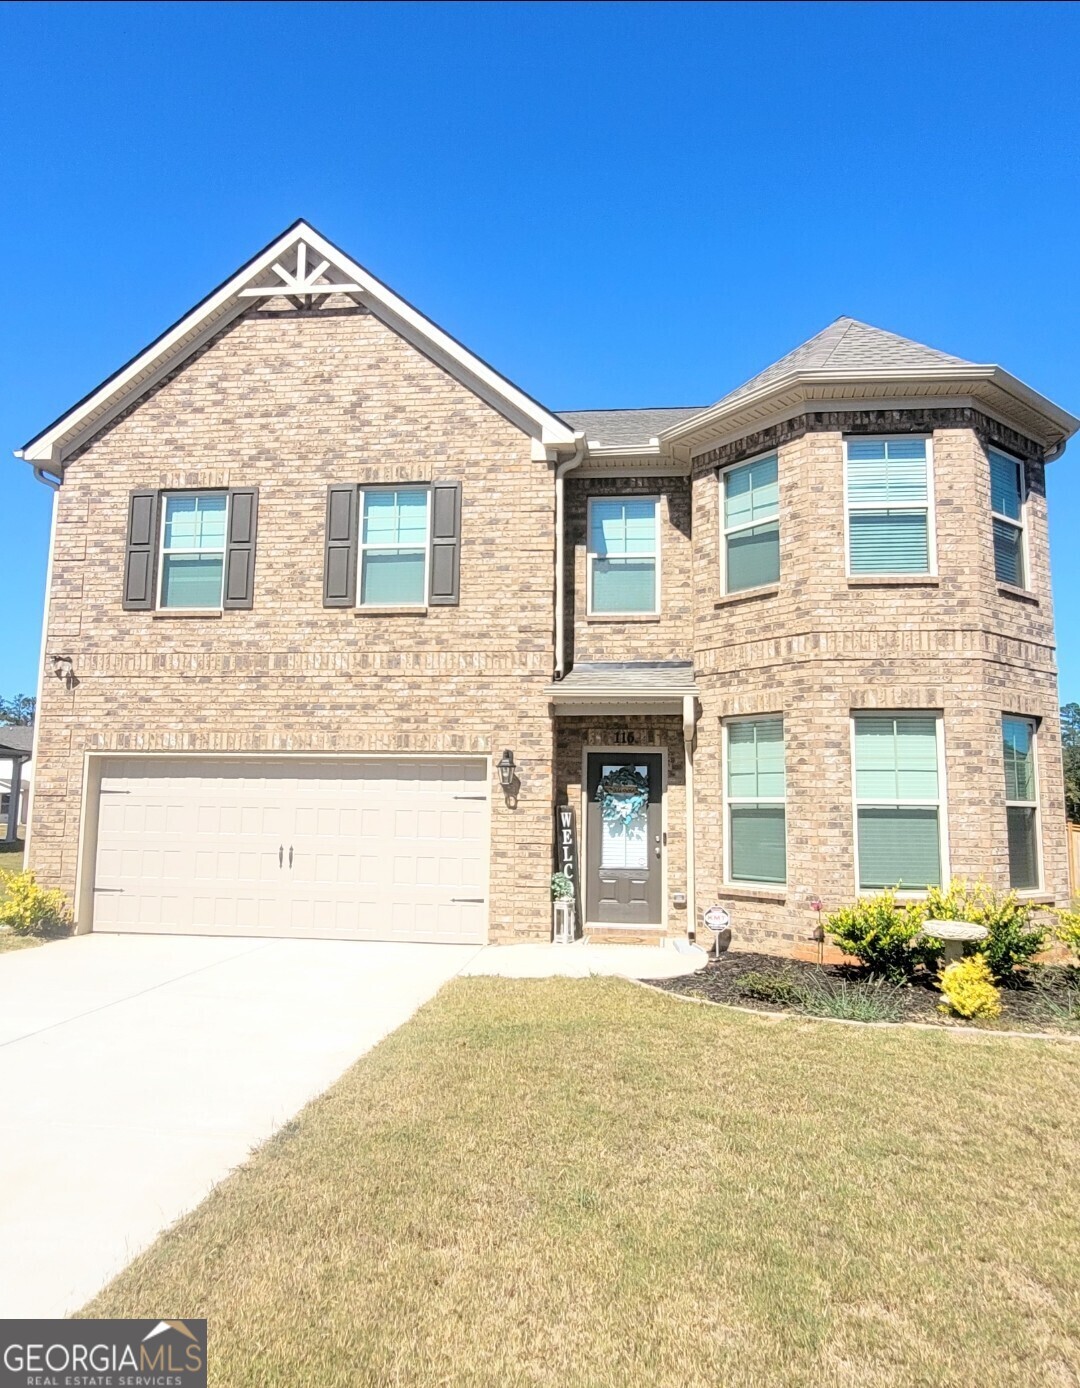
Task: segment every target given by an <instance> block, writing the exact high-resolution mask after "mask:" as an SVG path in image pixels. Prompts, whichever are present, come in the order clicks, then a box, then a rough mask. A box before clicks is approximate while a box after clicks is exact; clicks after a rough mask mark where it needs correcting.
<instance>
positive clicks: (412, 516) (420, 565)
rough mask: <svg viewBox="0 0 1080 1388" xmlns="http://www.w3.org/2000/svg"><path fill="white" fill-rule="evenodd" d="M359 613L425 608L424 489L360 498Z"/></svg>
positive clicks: (387, 490) (388, 491) (380, 490)
mask: <svg viewBox="0 0 1080 1388" xmlns="http://www.w3.org/2000/svg"><path fill="white" fill-rule="evenodd" d="M361 504H362V506H363V513H362V515H363V521H362V524H361V531H360V605H361V607H423V606H425V605H426V603H427V591H428V585H427V562H428V493H427V490H426V488H422V487H411V488H408V489H405V488H402V489H400V490H395V489H391V488H381V487H380V488H373V489H372V490H370V491H365V492H363V493H362V495H361Z"/></svg>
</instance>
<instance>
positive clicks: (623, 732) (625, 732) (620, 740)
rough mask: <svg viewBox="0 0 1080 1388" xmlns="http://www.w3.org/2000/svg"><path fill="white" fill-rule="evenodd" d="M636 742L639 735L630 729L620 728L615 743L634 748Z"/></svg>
mask: <svg viewBox="0 0 1080 1388" xmlns="http://www.w3.org/2000/svg"><path fill="white" fill-rule="evenodd" d="M636 741H637V733H633V732H631V731H630V729H629V728H619V729H618V730H617V731H616V733H615V742H616V744H617V745H619V746H622V745H623V744H626V745H627V746H633V744H634V743H635V742H636Z"/></svg>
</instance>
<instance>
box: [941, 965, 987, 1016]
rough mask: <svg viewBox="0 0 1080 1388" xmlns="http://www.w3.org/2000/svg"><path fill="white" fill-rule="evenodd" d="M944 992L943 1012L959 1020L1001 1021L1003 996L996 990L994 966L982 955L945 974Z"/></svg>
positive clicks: (943, 971)
mask: <svg viewBox="0 0 1080 1388" xmlns="http://www.w3.org/2000/svg"><path fill="white" fill-rule="evenodd" d="M940 978H941V991H942V994H943V995H944V998H945V1001H944V1002H943V1003H942V1004H941V1010H942V1011H943V1012H950V1011H951V1012H955V1013H956V1015H957V1016H958V1017H984V1018H988V1019H989V1018H991V1017H1000V1016H1001V994H1000V992H999V991H998V989H997V988H995V987H994V976H993V974H992V973H991V972H990V965H989V964H988V963H987V962H986V960H985V959H984V958H983V956H982V955H981V954H969V955H968V957H967V958H966V959H959V960H957V962H956V963H955V964H947V965H946V966H945V968H944V969H943V970H942V971H941V975H940Z"/></svg>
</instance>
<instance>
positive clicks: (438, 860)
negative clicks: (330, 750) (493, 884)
mask: <svg viewBox="0 0 1080 1388" xmlns="http://www.w3.org/2000/svg"><path fill="white" fill-rule="evenodd" d="M487 891H488V783H487V771H486V767H485V764H484V763H483V762H482V761H459V760H456V759H453V758H446V759H438V760H436V759H431V760H425V761H395V760H385V761H383V760H381V759H375V758H373V759H370V760H367V761H355V762H354V761H334V762H329V761H321V762H320V761H293V760H291V759H288V758H284V757H282V758H266V759H259V758H252V759H246V758H245V759H239V758H238V759H236V760H232V761H228V760H222V761H216V760H206V759H202V758H185V757H171V758H161V759H159V758H134V757H133V758H117V759H115V760H113V759H110V760H108V761H107V762H106V763H105V764H104V766H103V768H102V777H101V802H100V813H99V817H98V846H97V867H96V876H95V879H94V928H95V929H96V930H123V931H139V932H147V931H150V932H154V931H163V932H171V933H175V934H199V935H211V934H212V935H295V936H308V937H312V938H318V937H325V938H337V939H361V940H419V941H446V942H454V943H466V944H468V943H474V942H476V943H483V942H484V941H486V939H487Z"/></svg>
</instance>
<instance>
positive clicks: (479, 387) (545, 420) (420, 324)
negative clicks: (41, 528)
mask: <svg viewBox="0 0 1080 1388" xmlns="http://www.w3.org/2000/svg"><path fill="white" fill-rule="evenodd" d="M301 246H303V247H304V250H303V251H301V249H300V248H301ZM294 250H295V251H296V255H297V266H296V269H295V270H287V269H284V267H283V266H282V265H281V262H282V261H283V259H284V258H286V257H288V256H290V255H291V254H292V252H293V251H294ZM312 253H314V254H313V255H312ZM312 260H313V261H314V267H313V268H312V269H311V270H310V271H309V270H308V268H307V266H308V264H309V263H310V262H311V261H312ZM323 261H325V262H326V264H325V266H324V265H322V264H321V262H323ZM275 267H276V268H275ZM339 276H340V278H338V277H339ZM329 293H344V294H348V295H349V296H350V297H351V298H353V299H354V300H355V301H356V302H357V303H360V304H363V305H364V307H366V308H368V309H369V310H370V311H371V312H372V313H373V314H375V316H376V317H377V318H379V319H380V320H381V321H383V322H384V323H386V324H387V325H388V326H389V327H391V328H393V329H394V330H395V331H396V332H398V333H399V334H400V335H401V336H402V337H404V338H405V339H406V341H408V342H410V343H411V344H412V345H413V346H414V347H416V348H417V350H419V351H421V352H423V353H424V354H425V355H426V356H428V357H430V358H431V360H433V361H434V362H436V363H437V364H438V365H439V366H441V367H443V369H444V370H446V371H447V372H449V374H450V375H452V376H453V377H454V378H455V379H457V380H459V381H460V382H461V383H462V384H463V385H464V386H466V387H467V388H468V389H469V390H471V391H472V392H473V393H474V394H475V395H477V396H479V397H480V399H482V400H484V401H485V402H486V403H487V404H489V405H491V406H492V408H494V409H496V410H498V411H499V412H500V413H501V414H503V415H504V416H505V417H506V418H507V419H509V420H510V421H511V423H513V424H515V425H516V426H517V427H519V428H520V429H521V430H522V431H523V432H524V433H526V434H528V435H529V436H530V437H532V439H533V440H534V450H533V452H534V455H538V456H541V457H543V456H545V454H546V452H547V450H549V449H550V450H552V451H555V450H558V449H560V448H563V449H567V448H573V447H574V432H573V430H572V429H571V428H570V427H569V425H567V424H564V423H563V421H562V420H561V419H559V418H558V417H557V416H556V415H553V414H552V413H551V412H550V411H548V410H546V409H544V407H543V406H542V405H540V404H538V403H537V402H536V401H535V400H533V399H532V398H531V397H530V396H528V395H526V394H525V392H524V391H522V390H519V389H518V387H517V386H515V385H514V384H513V383H512V382H510V381H508V380H507V379H506V378H505V377H504V376H500V375H499V373H498V372H497V371H495V370H494V369H493V368H492V367H490V366H488V364H487V363H486V362H484V361H482V360H481V359H480V358H479V357H477V356H475V355H474V354H473V353H472V352H470V351H469V350H468V348H466V347H463V346H462V344H461V343H460V342H458V341H456V340H455V339H454V338H452V337H451V336H450V334H449V333H446V332H444V331H443V330H442V329H441V328H439V327H438V326H437V325H436V324H434V323H432V322H431V320H430V319H428V318H425V317H424V315H423V314H422V313H420V312H419V310H418V309H415V308H413V306H412V305H411V304H410V303H408V302H406V300H404V299H402V298H401V297H400V296H399V295H397V294H395V293H394V292H393V290H392V289H389V288H388V287H387V286H386V285H385V284H383V283H382V282H381V281H380V280H377V279H376V278H375V276H374V275H372V274H371V273H370V272H369V271H367V270H365V269H364V267H363V266H362V265H359V264H358V263H357V262H356V261H354V260H353V259H352V258H351V257H350V256H347V255H346V254H345V253H344V252H343V251H341V250H339V249H338V248H337V247H336V246H335V245H333V243H332V242H330V241H328V240H327V239H326V238H325V237H324V236H322V235H320V233H319V232H317V231H315V229H314V228H313V227H311V226H309V225H308V224H307V223H306V222H302V221H301V222H297V223H296V224H295V225H294V226H292V227H290V228H289V229H288V231H286V232H284V233H283V234H282V235H281V236H279V237H278V238H277V240H275V241H273V242H272V243H271V244H270V245H269V246H267V247H266V248H265V250H262V251H260V252H259V254H258V255H257V256H255V257H254V259H252V260H250V261H249V262H248V263H247V264H246V265H245V266H243V267H242V268H241V269H240V270H239V271H237V273H236V274H235V275H233V276H232V278H231V279H229V280H227V281H226V282H225V283H224V284H223V285H221V286H220V287H219V288H218V289H216V290H214V291H213V292H212V293H211V294H210V295H209V296H208V297H207V298H206V299H204V300H203V301H202V302H201V303H199V304H197V305H196V306H195V308H193V309H192V310H191V311H190V312H189V313H187V314H186V315H185V316H184V317H183V318H181V319H180V321H179V322H178V323H175V324H174V325H173V326H172V327H171V328H169V329H167V330H166V331H165V332H164V333H163V334H162V335H161V337H159V338H157V339H156V340H155V341H154V342H152V343H151V344H150V345H149V347H147V348H146V349H145V350H144V351H142V352H140V353H139V355H138V356H136V357H134V358H133V359H132V360H131V361H130V362H128V363H127V365H126V366H123V367H121V368H120V370H119V371H117V372H116V373H115V374H114V375H113V376H110V377H109V379H108V380H107V381H104V382H103V383H102V384H101V385H100V386H98V387H97V388H96V389H95V390H93V391H92V392H91V393H90V394H89V395H88V396H86V397H85V398H84V399H83V400H81V401H80V402H79V403H78V404H77V405H75V406H73V408H72V409H70V410H68V411H67V413H66V414H64V415H61V417H60V418H59V419H57V420H56V421H55V422H54V423H53V424H50V425H49V426H48V428H46V429H45V430H43V431H42V432H41V433H40V434H38V435H37V436H36V437H35V438H33V439H31V440H30V442H29V443H28V444H26V445H25V447H23V448H22V449H21V450H19V451H18V452H17V454H16V456H17V457H20V458H24V459H25V460H26V461H27V462H28V463H35V464H38V465H40V466H45V467H48V468H52V469H56V468H58V467H59V468H62V467H63V462H64V459H65V458H67V457H70V455H71V454H72V453H73V452H75V451H76V450H77V449H78V448H80V447H81V446H82V445H83V444H84V443H85V442H86V441H87V440H88V439H89V438H92V437H93V435H94V434H96V433H97V432H98V431H99V430H100V429H103V428H104V427H105V426H106V425H108V424H109V423H110V422H111V421H112V420H113V419H115V418H116V416H117V415H119V414H120V413H121V412H122V411H123V410H125V409H127V408H129V406H130V405H132V404H133V403H134V402H135V401H136V400H138V399H139V398H140V397H141V396H143V395H144V394H145V393H146V392H147V391H148V390H151V389H152V388H153V387H154V386H155V385H156V384H157V383H158V382H159V381H160V380H162V379H163V378H164V377H165V376H167V375H168V374H169V373H170V372H172V371H175V370H176V368H177V367H178V366H180V365H181V364H182V363H183V362H184V361H185V360H186V359H187V358H188V357H190V356H191V355H192V353H194V352H196V351H198V349H199V348H200V347H201V346H202V345H203V344H204V343H205V342H206V341H208V339H209V338H211V337H212V336H213V335H214V334H215V333H218V332H220V331H221V330H222V328H224V327H227V326H228V324H229V323H231V322H232V321H233V320H234V319H235V318H238V317H239V316H240V314H241V313H244V312H245V311H246V310H247V309H248V308H249V307H250V306H251V304H252V302H253V299H254V301H255V302H257V301H258V298H260V297H262V298H265V297H273V296H275V295H276V296H297V297H301V296H302V298H309V299H310V298H311V297H312V296H318V295H320V294H329ZM301 301H302V300H301Z"/></svg>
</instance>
